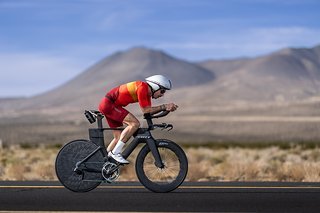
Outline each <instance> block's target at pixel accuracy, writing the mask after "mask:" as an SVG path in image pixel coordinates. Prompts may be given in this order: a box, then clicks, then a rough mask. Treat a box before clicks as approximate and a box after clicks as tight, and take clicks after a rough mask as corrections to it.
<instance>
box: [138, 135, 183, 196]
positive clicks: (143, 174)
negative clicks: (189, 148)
mask: <svg viewBox="0 0 320 213" xmlns="http://www.w3.org/2000/svg"><path fill="white" fill-rule="evenodd" d="M156 144H157V147H158V150H159V153H160V156H161V159H162V162H163V163H164V165H165V168H164V169H160V168H158V167H157V166H156V165H155V163H154V158H153V155H152V153H151V151H150V149H149V147H148V146H147V145H146V146H144V147H143V148H142V149H141V150H140V152H139V154H138V156H137V160H136V174H137V176H138V179H139V181H140V182H141V184H142V185H144V186H145V187H146V188H147V189H149V190H150V191H153V192H170V191H173V190H175V189H176V188H178V187H179V186H180V185H181V184H182V183H183V181H184V179H185V178H186V176H187V173H188V159H187V156H186V154H185V153H184V151H183V149H182V148H181V147H180V146H179V145H177V144H176V143H174V142H172V141H170V140H165V139H160V140H156Z"/></svg>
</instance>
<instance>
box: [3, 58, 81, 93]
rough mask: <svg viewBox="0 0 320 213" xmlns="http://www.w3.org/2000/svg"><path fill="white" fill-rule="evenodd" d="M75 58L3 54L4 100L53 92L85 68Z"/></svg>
mask: <svg viewBox="0 0 320 213" xmlns="http://www.w3.org/2000/svg"><path fill="white" fill-rule="evenodd" d="M81 64H83V63H81V62H80V63H79V61H75V59H67V58H62V57H57V56H48V55H43V54H37V53H11V54H4V53H0V68H1V70H0V72H1V78H0V97H9V96H30V95H35V94H38V93H42V92H45V91H47V90H49V89H52V88H54V87H56V86H58V85H60V84H62V83H64V82H65V81H66V80H68V79H70V78H72V77H74V76H75V75H77V74H78V73H79V72H81V71H83V69H84V68H86V67H83V66H81Z"/></svg>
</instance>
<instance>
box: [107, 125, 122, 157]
mask: <svg viewBox="0 0 320 213" xmlns="http://www.w3.org/2000/svg"><path fill="white" fill-rule="evenodd" d="M112 132H113V140H112V141H111V142H110V144H109V145H108V148H107V152H110V151H112V150H113V149H114V147H115V146H116V144H117V143H118V141H119V139H120V135H121V131H120V130H113V131H112Z"/></svg>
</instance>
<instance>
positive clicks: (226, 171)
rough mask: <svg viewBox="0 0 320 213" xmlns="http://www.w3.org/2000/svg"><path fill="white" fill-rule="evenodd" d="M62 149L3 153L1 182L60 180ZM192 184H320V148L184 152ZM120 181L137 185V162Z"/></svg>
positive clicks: (0, 152)
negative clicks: (57, 166)
mask: <svg viewBox="0 0 320 213" xmlns="http://www.w3.org/2000/svg"><path fill="white" fill-rule="evenodd" d="M58 151H59V148H57V147H48V146H44V145H42V146H37V147H32V148H30V147H24V148H23V147H21V146H19V145H14V146H10V147H6V148H1V149H0V180H57V178H56V175H55V171H54V162H55V157H56V154H57V153H58ZM185 151H186V153H187V156H188V160H189V173H188V176H187V180H189V181H306V182H309V181H310V182H313V181H316V182H317V181H320V148H312V149H311V148H308V149H305V148H301V147H300V146H295V147H291V148H288V149H280V148H279V147H277V146H272V147H266V148H263V149H261V148H259V149H258V148H237V147H230V148H216V149H210V148H204V147H198V148H185ZM136 154H137V153H133V156H131V157H130V158H129V160H130V161H131V162H132V163H131V165H129V166H126V167H123V169H122V170H121V175H120V179H119V180H120V181H125V180H132V181H137V177H136V175H135V168H134V158H135V156H136Z"/></svg>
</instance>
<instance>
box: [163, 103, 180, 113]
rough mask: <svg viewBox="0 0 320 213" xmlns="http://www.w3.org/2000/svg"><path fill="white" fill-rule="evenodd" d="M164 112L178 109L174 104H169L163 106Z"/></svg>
mask: <svg viewBox="0 0 320 213" xmlns="http://www.w3.org/2000/svg"><path fill="white" fill-rule="evenodd" d="M165 107H166V110H167V111H170V112H173V111H175V110H176V109H178V105H175V104H174V103H170V104H165Z"/></svg>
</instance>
